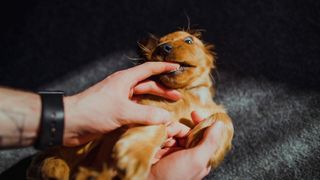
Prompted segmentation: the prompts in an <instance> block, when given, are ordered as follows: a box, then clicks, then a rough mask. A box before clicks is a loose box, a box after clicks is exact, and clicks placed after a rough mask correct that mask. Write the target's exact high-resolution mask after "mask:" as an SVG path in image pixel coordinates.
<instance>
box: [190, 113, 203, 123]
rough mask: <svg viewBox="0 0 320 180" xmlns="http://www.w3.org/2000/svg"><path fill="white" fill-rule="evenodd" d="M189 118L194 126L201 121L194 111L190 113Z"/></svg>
mask: <svg viewBox="0 0 320 180" xmlns="http://www.w3.org/2000/svg"><path fill="white" fill-rule="evenodd" d="M191 118H192V121H193V123H194V124H195V125H197V124H199V123H200V122H201V121H202V120H203V118H202V117H200V116H199V114H198V113H197V112H196V111H192V112H191Z"/></svg>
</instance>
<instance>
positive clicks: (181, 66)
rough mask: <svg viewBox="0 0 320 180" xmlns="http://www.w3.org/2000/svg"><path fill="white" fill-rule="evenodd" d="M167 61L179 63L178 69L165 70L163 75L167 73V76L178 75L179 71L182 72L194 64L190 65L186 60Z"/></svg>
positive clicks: (193, 66)
mask: <svg viewBox="0 0 320 180" xmlns="http://www.w3.org/2000/svg"><path fill="white" fill-rule="evenodd" d="M167 62H172V63H177V64H179V65H180V67H179V68H178V69H175V70H173V71H170V72H167V73H165V74H164V75H169V76H175V75H179V74H181V73H183V72H184V71H187V70H189V69H191V68H195V67H196V66H195V65H191V64H189V63H187V62H184V61H167Z"/></svg>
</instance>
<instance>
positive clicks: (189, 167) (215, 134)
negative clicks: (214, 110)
mask: <svg viewBox="0 0 320 180" xmlns="http://www.w3.org/2000/svg"><path fill="white" fill-rule="evenodd" d="M191 116H192V119H193V121H194V123H195V124H198V123H199V122H200V121H201V120H202V118H201V117H199V115H197V113H196V112H192V114H191ZM224 130H225V129H224V124H223V123H222V122H219V121H218V122H216V123H214V124H213V125H212V126H210V127H209V128H208V129H207V130H206V131H205V133H204V135H203V139H202V140H201V141H200V143H199V144H198V145H197V146H195V147H193V148H189V149H187V148H185V147H183V145H182V146H181V144H182V143H181V142H180V143H177V141H176V140H171V142H168V143H166V147H164V148H163V149H161V150H160V151H159V152H158V154H157V159H158V162H157V163H155V164H154V165H153V166H152V168H151V172H150V175H149V179H162V180H167V179H168V180H169V179H177V180H179V179H183V180H188V179H190V180H191V179H192V180H194V179H202V178H204V177H205V176H206V175H208V174H209V172H210V167H208V161H209V159H210V158H211V156H212V155H213V153H214V152H215V151H216V150H217V148H218V147H217V142H218V141H219V139H220V138H221V135H222V134H223V131H224ZM185 135H186V134H185ZM178 144H180V145H178Z"/></svg>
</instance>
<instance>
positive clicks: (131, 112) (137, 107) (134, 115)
mask: <svg viewBox="0 0 320 180" xmlns="http://www.w3.org/2000/svg"><path fill="white" fill-rule="evenodd" d="M125 109H126V110H127V111H126V112H125V113H123V115H122V117H120V120H121V124H131V123H136V124H145V125H152V124H165V123H168V122H170V120H171V113H170V112H168V111H166V110H164V109H162V108H158V107H154V106H147V105H141V104H137V103H134V102H129V105H127V107H126V108H125Z"/></svg>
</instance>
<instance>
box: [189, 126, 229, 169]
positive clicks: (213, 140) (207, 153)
mask: <svg viewBox="0 0 320 180" xmlns="http://www.w3.org/2000/svg"><path fill="white" fill-rule="evenodd" d="M224 130H225V125H224V124H223V123H222V122H220V121H218V122H216V123H214V124H213V125H212V126H210V127H209V128H208V129H207V130H206V131H205V132H204V135H203V139H202V140H201V141H200V143H199V144H198V145H197V146H196V147H195V148H193V150H194V151H195V152H196V156H197V158H199V161H202V162H203V163H207V162H208V160H209V159H210V158H211V156H212V154H213V153H215V152H216V150H217V149H218V148H219V140H221V139H222V136H223V133H224Z"/></svg>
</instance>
